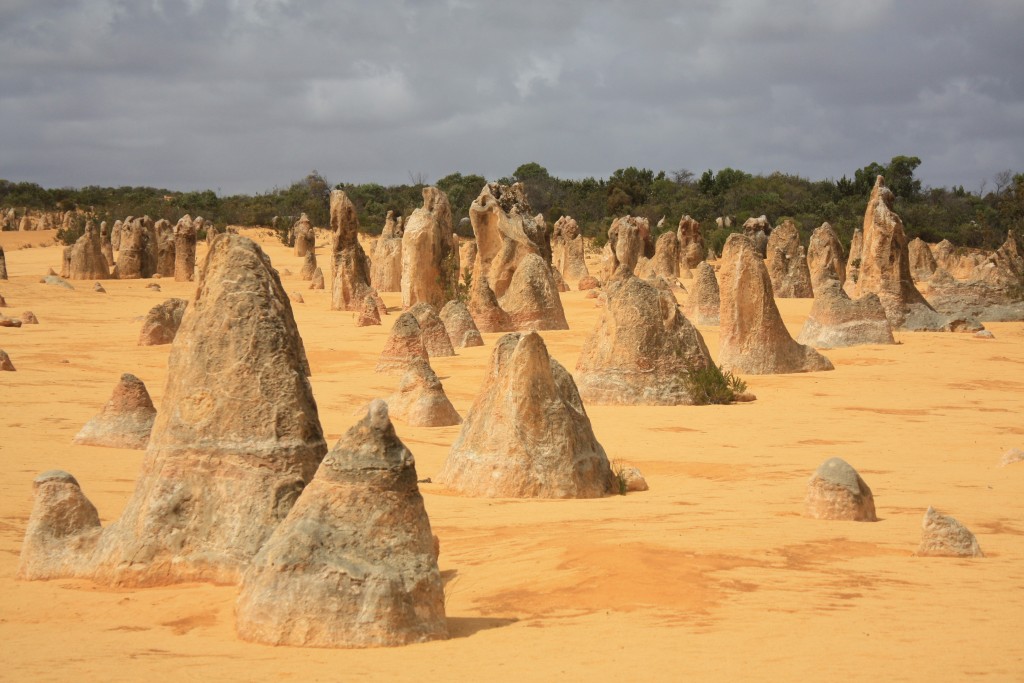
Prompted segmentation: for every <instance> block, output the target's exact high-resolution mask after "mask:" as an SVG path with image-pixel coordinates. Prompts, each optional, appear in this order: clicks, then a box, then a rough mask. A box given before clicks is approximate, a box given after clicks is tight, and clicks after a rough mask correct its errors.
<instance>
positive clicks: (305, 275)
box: [299, 249, 322, 281]
mask: <svg viewBox="0 0 1024 683" xmlns="http://www.w3.org/2000/svg"><path fill="white" fill-rule="evenodd" d="M316 269H317V265H316V249H307V250H306V255H305V256H304V257H303V259H302V269H301V270H299V279H300V280H306V281H312V280H313V273H315V272H316ZM321 275H322V273H321Z"/></svg>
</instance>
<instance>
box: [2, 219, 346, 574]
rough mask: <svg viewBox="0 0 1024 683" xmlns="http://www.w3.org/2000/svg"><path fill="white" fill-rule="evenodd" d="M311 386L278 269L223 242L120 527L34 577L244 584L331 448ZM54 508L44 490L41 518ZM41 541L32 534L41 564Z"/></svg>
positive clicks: (172, 369)
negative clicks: (259, 553)
mask: <svg viewBox="0 0 1024 683" xmlns="http://www.w3.org/2000/svg"><path fill="white" fill-rule="evenodd" d="M307 375H308V364H307V362H306V356H305V352H304V350H303V348H302V340H301V339H300V338H299V335H298V329H297V328H296V326H295V320H294V318H293V317H292V310H291V305H290V304H289V302H288V297H287V295H286V294H285V292H284V289H283V288H282V286H281V282H280V280H279V279H278V276H277V272H276V271H275V270H274V269H273V267H272V266H271V264H270V259H269V258H267V256H266V255H265V254H264V253H263V252H262V251H261V250H260V248H259V247H258V246H257V245H256V243H255V242H253V241H251V240H249V239H247V238H244V237H239V236H237V235H222V236H220V237H218V238H217V239H216V240H214V242H213V244H212V245H211V247H210V252H209V254H208V255H207V258H206V262H205V264H204V266H203V269H202V271H201V274H200V278H199V282H198V286H197V288H196V295H195V299H194V300H193V301H192V302H191V303H190V304H189V306H188V309H187V310H186V313H185V316H184V318H183V319H182V322H181V328H180V329H179V331H178V335H177V337H176V338H175V340H174V343H173V344H172V346H171V352H170V357H169V360H168V372H167V376H168V380H167V387H166V389H165V391H164V402H163V407H162V409H161V410H160V411H159V412H158V413H157V418H156V422H155V423H154V425H153V431H152V433H151V434H150V440H149V447H148V448H147V450H146V455H145V457H144V459H143V463H142V471H141V473H140V474H139V476H138V479H137V483H136V487H135V492H134V493H133V495H132V497H131V499H130V500H129V502H128V505H127V506H126V508H125V511H124V513H123V514H122V516H121V518H120V520H119V521H117V522H115V523H113V524H111V525H110V526H108V527H106V528H105V529H103V531H102V533H91V532H86V533H88V535H77V536H74V537H68V538H66V539H65V540H66V543H65V544H64V545H63V551H62V552H59V553H58V552H56V550H54V549H51V550H50V551H49V557H50V559H51V561H50V562H47V563H45V564H39V563H35V564H33V565H32V569H31V571H25V572H22V574H21V576H22V578H30V579H32V578H36V579H41V578H56V577H59V576H81V577H90V578H93V579H95V580H97V581H99V582H101V583H106V584H115V585H158V584H168V583H177V582H183V581H213V582H215V583H235V582H237V581H238V580H239V578H240V577H241V573H242V571H243V570H244V569H245V567H246V566H247V565H248V563H249V561H250V560H251V559H252V557H253V556H254V555H255V554H256V552H257V551H258V550H259V549H260V547H261V546H262V545H263V544H264V542H265V541H266V539H267V538H268V537H269V536H270V534H271V532H272V531H273V530H274V528H275V527H276V526H277V524H278V523H279V522H280V521H281V520H282V519H283V518H284V517H285V515H286V514H287V513H288V510H289V509H290V508H291V506H292V504H293V503H294V502H295V499H296V498H297V497H298V495H299V493H300V492H301V491H302V489H303V488H304V486H305V485H306V483H308V482H309V480H310V479H311V478H312V477H313V474H314V472H315V471H316V468H317V466H318V465H319V463H320V460H321V459H322V458H323V455H324V453H325V452H326V450H327V446H326V444H325V443H324V438H323V433H322V431H321V428H320V423H319V419H318V417H317V409H316V402H315V401H314V400H313V394H312V390H311V388H310V384H309V380H308V379H307V378H306V377H307ZM46 500H47V499H46V498H45V497H43V496H41V495H39V494H38V491H37V498H36V507H35V510H34V511H33V515H35V514H36V511H37V510H39V509H40V508H41V507H45V506H46V505H48V503H47V502H46ZM32 544H33V541H32V536H31V534H30V535H28V536H26V543H25V547H26V552H28V553H29V554H30V555H31V554H33V552H34V549H33V548H32ZM23 567H24V563H23Z"/></svg>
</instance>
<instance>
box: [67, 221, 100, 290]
mask: <svg viewBox="0 0 1024 683" xmlns="http://www.w3.org/2000/svg"><path fill="white" fill-rule="evenodd" d="M67 277H68V278H70V279H72V280H105V279H107V278H109V277H110V265H109V264H108V263H107V259H106V257H105V256H104V255H103V241H102V240H101V239H100V233H99V230H97V229H96V224H95V223H93V222H92V221H89V222H88V223H86V224H85V232H84V233H83V234H82V236H81V237H79V238H78V241H77V242H75V245H74V246H73V247H72V248H71V261H70V263H69V264H68V275H67Z"/></svg>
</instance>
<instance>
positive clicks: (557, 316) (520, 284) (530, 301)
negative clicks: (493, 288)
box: [484, 254, 569, 330]
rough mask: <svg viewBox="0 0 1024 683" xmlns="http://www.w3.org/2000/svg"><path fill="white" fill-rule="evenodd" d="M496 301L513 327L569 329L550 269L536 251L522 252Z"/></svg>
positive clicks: (525, 328) (524, 328)
mask: <svg viewBox="0 0 1024 683" xmlns="http://www.w3.org/2000/svg"><path fill="white" fill-rule="evenodd" d="M484 282H486V280H485V281H484ZM498 305H499V306H500V307H501V309H502V310H503V311H505V312H506V313H507V314H508V318H509V321H510V323H511V328H512V329H513V330H567V329H569V323H568V321H567V320H566V318H565V310H564V309H563V308H562V299H561V297H560V296H559V294H558V286H557V285H556V283H555V280H554V278H553V277H552V270H551V268H550V267H549V266H548V264H546V263H544V260H543V259H542V258H541V257H540V255H539V254H526V255H525V256H523V258H522V260H521V261H520V262H519V266H518V267H517V268H516V270H515V274H514V275H513V276H512V281H511V282H509V285H508V289H506V290H505V295H504V296H503V297H501V299H499V300H498Z"/></svg>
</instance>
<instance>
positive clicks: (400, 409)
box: [387, 360, 462, 427]
mask: <svg viewBox="0 0 1024 683" xmlns="http://www.w3.org/2000/svg"><path fill="white" fill-rule="evenodd" d="M387 403H388V409H389V410H390V411H391V415H392V416H393V417H394V418H395V419H397V420H401V421H403V422H405V423H406V424H408V425H409V426H411V427H447V426H450V425H457V424H462V418H461V417H460V416H459V413H458V412H456V410H455V406H453V405H452V402H451V401H449V400H448V396H447V395H445V393H444V387H443V386H442V385H441V380H440V379H438V377H437V373H435V372H434V370H433V369H432V368H431V367H430V363H429V362H427V361H424V360H416V361H413V362H412V363H411V364H410V365H409V369H408V370H406V372H405V374H404V375H402V379H401V381H400V382H399V385H398V391H397V392H396V393H395V394H392V395H391V396H389V397H388V399H387Z"/></svg>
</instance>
